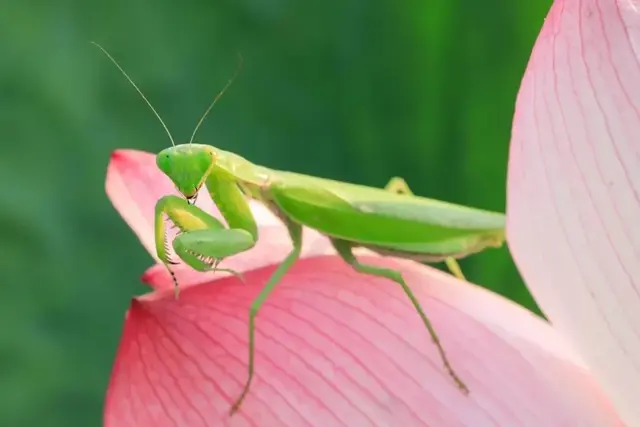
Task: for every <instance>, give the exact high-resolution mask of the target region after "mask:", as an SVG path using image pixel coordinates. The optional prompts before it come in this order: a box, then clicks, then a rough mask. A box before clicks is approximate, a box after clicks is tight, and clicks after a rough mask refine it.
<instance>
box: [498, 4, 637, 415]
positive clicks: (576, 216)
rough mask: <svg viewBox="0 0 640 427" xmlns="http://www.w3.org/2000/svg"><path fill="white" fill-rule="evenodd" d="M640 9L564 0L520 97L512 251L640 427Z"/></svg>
mask: <svg viewBox="0 0 640 427" xmlns="http://www.w3.org/2000/svg"><path fill="white" fill-rule="evenodd" d="M639 64H640V1H638V0H581V1H579V0H564V1H558V0H556V1H555V3H554V4H553V7H552V9H551V11H550V13H549V15H548V17H547V20H546V21H545V24H544V27H543V29H542V31H541V33H540V36H539V38H538V41H537V43H536V45H535V48H534V51H533V54H532V56H531V60H530V63H529V65H528V68H527V71H526V75H525V77H524V80H523V82H522V87H521V89H520V93H519V95H518V101H517V109H516V115H515V120H514V126H513V139H512V142H511V153H510V156H511V157H510V162H509V186H508V241H509V246H510V249H511V251H512V253H513V256H514V258H515V260H516V262H517V265H518V267H519V269H520V272H521V273H522V275H523V277H524V279H525V280H526V282H527V284H528V286H529V288H530V289H531V291H532V293H533V295H534V296H535V298H536V300H537V301H538V303H539V304H540V305H541V307H542V309H543V310H544V311H545V313H546V315H547V316H548V317H549V318H550V319H551V321H552V322H553V324H554V325H555V326H556V327H557V328H558V330H559V331H561V332H562V333H563V334H564V335H565V336H567V337H568V338H569V339H570V340H571V341H572V342H573V344H574V345H575V346H576V348H578V349H579V350H580V352H581V354H583V356H584V358H585V360H586V362H587V363H588V364H589V366H590V367H591V369H592V371H593V373H594V376H595V377H596V378H597V379H598V380H599V381H600V383H601V384H602V385H603V387H604V389H605V390H606V391H607V393H608V395H609V396H610V397H611V399H612V401H613V402H614V404H615V406H616V408H617V409H618V410H619V412H620V414H621V415H622V418H623V419H624V420H625V421H626V422H627V423H628V424H629V425H634V426H635V425H640V405H638V396H640V262H639V261H640V225H639V224H640V223H639V220H640V65H639Z"/></svg>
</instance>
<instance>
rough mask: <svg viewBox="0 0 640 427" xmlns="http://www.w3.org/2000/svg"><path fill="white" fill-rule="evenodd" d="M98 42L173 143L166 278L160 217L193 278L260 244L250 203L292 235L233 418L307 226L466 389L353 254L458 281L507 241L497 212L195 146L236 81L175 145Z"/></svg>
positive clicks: (167, 152)
mask: <svg viewBox="0 0 640 427" xmlns="http://www.w3.org/2000/svg"><path fill="white" fill-rule="evenodd" d="M92 43H93V42H92ZM94 44H95V45H96V46H98V48H100V49H101V50H102V51H103V52H104V53H105V54H106V55H107V57H108V58H109V59H110V60H111V61H112V62H113V63H114V64H115V65H116V67H118V69H119V70H120V71H121V72H122V74H123V75H124V76H125V78H126V79H127V80H128V81H129V83H131V84H132V85H133V87H134V88H135V89H136V90H137V91H138V93H139V94H140V95H141V96H142V98H143V99H144V101H145V102H146V103H147V105H148V106H149V107H150V108H151V110H152V111H153V113H154V114H155V116H156V117H157V118H158V120H159V121H160V123H162V126H163V127H164V129H165V131H166V133H167V135H168V136H169V139H170V140H171V144H172V146H171V147H169V148H166V149H164V150H162V151H160V153H158V155H157V157H156V163H157V165H158V168H159V169H160V170H161V171H162V172H163V173H164V174H166V175H167V176H168V177H169V178H170V179H171V181H172V182H173V183H174V184H175V186H176V188H177V190H178V191H179V192H180V193H181V195H182V196H183V197H178V196H175V195H167V196H164V197H162V198H161V199H160V200H159V201H158V202H157V204H156V208H155V237H156V249H157V255H158V257H159V259H160V260H161V261H162V262H163V263H164V264H165V266H166V267H167V269H168V270H169V272H170V273H171V265H172V264H176V263H175V262H174V261H173V260H172V259H170V254H169V242H168V241H167V235H166V229H165V215H166V217H167V218H168V219H169V220H170V221H171V222H173V224H174V225H175V226H177V227H178V229H179V232H180V234H178V235H177V236H176V237H175V238H174V240H173V242H172V243H171V244H172V247H173V249H174V251H175V253H176V255H177V256H178V257H180V259H181V260H182V261H183V262H185V263H186V264H188V265H189V266H190V267H191V268H194V269H195V270H198V271H214V270H216V269H217V265H218V263H219V262H220V261H221V260H222V259H224V258H226V257H229V256H233V255H235V254H239V253H242V252H244V251H247V250H249V249H251V248H252V247H253V246H254V245H255V244H256V242H257V241H258V239H259V233H258V226H257V224H256V221H255V219H254V217H253V215H252V212H251V209H250V208H249V203H248V200H249V199H254V200H257V201H259V202H261V203H263V204H264V205H265V206H266V207H267V208H268V209H269V210H270V211H271V212H273V213H274V214H275V215H276V216H277V217H278V218H279V219H280V220H281V221H282V223H283V224H284V225H285V226H286V228H287V230H288V233H289V235H290V237H291V243H292V246H293V247H292V250H291V252H290V253H289V255H288V256H286V257H285V258H284V260H283V261H282V263H281V264H280V265H279V266H278V267H277V269H276V270H275V271H274V273H273V274H272V276H271V277H270V279H269V280H268V281H267V283H266V284H265V285H264V287H263V288H262V290H261V291H260V292H259V294H258V296H257V297H256V298H255V299H254V301H253V302H252V304H251V306H250V308H249V339H248V350H249V355H248V376H247V379H246V382H245V384H244V387H243V389H242V391H241V393H240V394H239V397H238V398H237V400H236V401H235V402H234V403H233V405H232V407H231V410H230V413H231V414H233V413H235V412H236V411H237V410H238V409H239V407H240V405H241V403H242V401H243V400H244V398H245V396H246V395H247V393H248V391H249V388H250V386H251V382H252V380H253V377H254V349H255V319H256V316H257V314H258V312H259V311H260V308H261V307H262V305H263V303H264V302H265V300H266V299H267V298H268V296H269V294H270V293H271V292H272V291H273V289H274V287H275V286H276V284H277V283H278V282H279V281H280V280H281V279H282V278H283V276H284V275H285V274H286V273H287V271H288V270H289V269H290V268H291V267H292V266H293V264H294V263H295V262H296V260H297V259H298V258H299V256H300V253H301V248H302V230H303V227H308V228H311V229H314V230H317V231H318V232H320V233H321V234H323V235H325V236H326V237H327V238H329V239H330V241H331V243H332V246H333V247H334V249H335V250H336V252H337V254H338V255H339V256H340V257H341V258H342V259H343V260H344V261H345V262H346V263H347V264H349V265H350V266H351V267H352V268H353V269H355V270H356V271H358V272H360V273H364V274H369V275H373V276H378V277H383V278H387V279H389V280H391V281H393V282H395V283H397V284H398V285H400V286H401V287H402V289H403V291H404V292H405V294H406V295H407V296H408V297H409V299H410V301H411V303H412V304H413V306H414V308H415V310H416V311H417V313H418V315H419V316H420V318H421V319H422V322H423V323H424V326H425V327H426V328H427V330H428V333H429V335H430V337H431V339H432V341H433V342H434V344H435V346H436V348H437V350H438V353H439V355H440V358H441V359H442V362H443V364H444V367H445V369H446V371H447V373H448V374H449V375H450V377H451V378H452V379H453V381H454V382H455V384H456V385H457V386H458V388H459V389H460V390H461V391H462V392H463V393H465V394H467V393H468V392H469V390H468V388H467V386H466V385H465V383H464V382H463V381H462V380H461V379H460V378H459V377H458V375H457V374H456V372H455V371H454V369H453V367H452V366H451V364H450V363H449V360H448V358H447V356H446V354H445V351H444V348H443V347H442V345H441V344H440V341H439V339H438V335H437V333H436V331H435V329H434V328H433V326H432V325H431V322H430V321H429V319H428V317H427V315H426V313H425V312H424V310H423V309H422V306H421V305H420V303H419V302H418V300H417V298H416V297H415V296H414V294H413V291H412V290H411V289H410V288H409V286H408V285H407V283H406V282H405V280H404V278H403V276H402V274H401V273H400V272H399V271H396V270H393V269H390V268H383V267H379V266H375V265H369V264H364V263H361V262H360V261H358V259H357V258H356V256H355V255H354V253H353V249H354V248H357V247H363V248H367V249H369V250H371V251H373V252H376V253H378V254H381V255H387V256H394V257H400V258H405V259H410V260H414V261H418V262H426V263H433V262H441V261H444V262H446V263H447V266H448V267H449V269H450V270H451V271H452V272H453V274H454V275H456V276H458V277H459V278H461V279H464V276H463V275H462V272H461V271H460V268H459V266H458V264H457V262H456V259H460V258H463V257H465V256H467V255H470V254H473V253H477V252H480V251H482V250H484V249H487V248H489V247H496V248H497V247H500V246H502V244H503V243H504V239H505V233H504V227H505V217H504V215H503V214H500V213H496V212H489V211H485V210H480V209H474V208H470V207H466V206H461V205H455V204H451V203H445V202H441V201H437V200H432V199H427V198H424V197H419V196H416V195H414V194H413V193H412V192H411V190H410V189H409V187H408V186H407V184H406V183H405V182H404V180H402V179H401V178H397V177H396V178H393V179H392V180H391V181H390V182H389V184H387V186H386V187H385V188H384V189H381V188H372V187H366V186H361V185H356V184H351V183H345V182H338V181H333V180H329V179H323V178H317V177H312V176H308V175H302V174H298V173H292V172H285V171H280V170H274V169H269V168H266V167H263V166H259V165H256V164H254V163H251V162H250V161H249V160H246V159H245V158H243V157H241V156H239V155H237V154H234V153H232V152H229V151H224V150H221V149H219V148H216V147H212V146H210V145H203V144H197V143H194V142H193V141H194V139H195V136H196V133H197V131H198V128H199V127H200V125H201V124H202V122H203V121H204V119H205V117H206V116H207V114H208V113H209V111H210V110H211V108H212V107H213V106H214V105H215V103H216V102H217V100H218V99H219V98H220V96H221V95H222V93H223V92H224V91H225V90H226V89H227V88H228V87H229V85H230V84H231V82H232V81H233V78H232V79H231V80H229V82H228V83H227V85H226V86H225V87H224V89H223V90H222V91H221V92H220V93H219V94H218V95H217V96H216V97H215V99H214V100H213V102H212V103H211V104H210V105H209V107H208V108H207V110H206V111H205V113H204V114H203V116H202V117H201V118H200V121H199V122H198V124H197V125H196V127H195V129H194V131H193V134H192V135H191V139H190V140H189V142H188V143H186V144H180V145H176V144H175V142H174V139H173V137H172V136H171V133H170V132H169V129H168V128H167V126H166V125H165V123H164V122H163V120H162V119H161V118H160V115H159V114H158V113H157V112H156V110H155V109H154V108H153V106H152V105H151V103H150V102H149V101H148V100H147V98H146V97H145V96H144V94H143V93H142V91H141V90H140V89H139V88H138V87H137V86H136V84H135V83H134V82H133V80H132V79H131V78H130V77H129V76H128V74H127V73H126V72H125V71H124V70H123V69H122V68H121V67H120V65H118V63H117V62H116V61H115V59H113V58H112V57H111V55H110V54H109V53H108V52H107V51H106V50H105V49H103V48H102V47H101V46H100V45H98V44H96V43H94ZM236 74H237V73H236ZM234 77H235V76H234ZM203 186H205V187H206V189H207V190H208V192H209V194H210V196H211V198H212V200H213V202H214V203H215V204H216V206H217V207H218V209H219V210H220V212H221V213H222V216H223V217H224V219H225V220H226V222H227V225H226V226H225V225H224V224H223V223H222V222H221V221H219V220H218V219H216V218H215V217H213V216H211V215H210V214H208V213H207V212H205V211H203V210H202V209H200V208H198V207H197V206H195V205H194V202H195V198H196V195H197V194H198V191H199V190H200V189H201V188H202V187H203ZM171 275H172V277H173V279H174V283H175V287H176V296H177V291H178V289H179V288H178V283H177V281H176V280H175V276H174V275H173V273H171Z"/></svg>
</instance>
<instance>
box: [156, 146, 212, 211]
mask: <svg viewBox="0 0 640 427" xmlns="http://www.w3.org/2000/svg"><path fill="white" fill-rule="evenodd" d="M156 164H157V165H158V168H160V170H161V171H162V172H163V173H164V174H165V175H167V176H168V177H169V178H170V179H171V181H173V183H174V185H175V186H176V188H177V189H178V191H179V192H180V193H181V194H182V195H183V196H184V197H185V198H186V199H187V201H190V202H193V201H195V198H196V195H197V194H198V190H200V187H202V185H203V184H204V182H205V180H206V179H207V177H208V176H209V173H211V170H212V169H213V165H214V156H213V151H212V150H211V147H208V146H206V145H201V144H181V145H176V146H175V147H169V148H165V149H164V150H162V151H161V152H160V153H158V155H157V156H156Z"/></svg>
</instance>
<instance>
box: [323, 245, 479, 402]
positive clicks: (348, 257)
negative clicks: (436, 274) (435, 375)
mask: <svg viewBox="0 0 640 427" xmlns="http://www.w3.org/2000/svg"><path fill="white" fill-rule="evenodd" d="M332 244H333V247H334V248H335V249H336V251H337V252H338V254H339V255H340V257H341V258H342V259H343V260H344V261H345V262H346V263H347V264H349V265H350V266H351V267H353V268H354V269H355V270H356V271H358V272H360V273H364V274H371V275H373V276H378V277H385V278H387V279H390V280H393V281H394V282H396V283H397V284H399V285H400V286H402V289H403V290H404V292H405V294H407V296H408V297H409V299H410V300H411V303H412V304H413V306H414V307H415V309H416V311H417V312H418V314H419V315H420V318H421V319H422V322H423V323H424V325H425V326H426V327H427V330H428V331H429V335H430V336H431V339H432V340H433V343H434V344H435V345H436V348H437V349H438V353H439V354H440V358H441V359H442V363H443V364H444V367H445V369H446V370H447V373H448V374H449V376H450V377H451V378H452V379H453V381H454V382H455V383H456V385H457V386H458V388H459V389H460V390H461V391H462V392H463V393H464V394H468V393H469V389H468V388H467V386H466V385H465V383H464V382H463V381H462V380H461V379H460V377H459V376H458V374H456V372H455V371H454V370H453V367H452V366H451V363H450V362H449V359H448V358H447V355H446V353H445V351H444V348H443V347H442V344H441V343H440V339H439V338H438V334H437V333H436V331H435V329H434V327H433V325H432V324H431V322H430V321H429V318H428V317H427V315H426V314H425V312H424V310H423V309H422V306H421V305H420V302H418V299H417V298H416V297H415V295H414V294H413V291H412V290H411V288H410V287H409V286H408V285H407V283H406V282H405V281H404V278H403V277H402V274H401V273H400V272H399V271H396V270H392V269H389V268H383V267H377V266H373V265H367V264H362V263H360V261H358V259H357V258H356V257H355V255H354V254H353V251H352V247H351V245H350V244H349V243H348V242H346V241H344V240H338V239H332Z"/></svg>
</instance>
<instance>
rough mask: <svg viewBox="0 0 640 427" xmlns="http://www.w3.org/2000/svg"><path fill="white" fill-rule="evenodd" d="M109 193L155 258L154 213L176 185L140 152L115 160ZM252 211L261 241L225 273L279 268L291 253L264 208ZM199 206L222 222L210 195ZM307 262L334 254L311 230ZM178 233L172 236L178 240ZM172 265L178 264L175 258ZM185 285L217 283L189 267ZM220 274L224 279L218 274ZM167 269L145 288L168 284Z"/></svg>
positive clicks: (184, 270)
mask: <svg viewBox="0 0 640 427" xmlns="http://www.w3.org/2000/svg"><path fill="white" fill-rule="evenodd" d="M106 191H107V195H108V196H109V199H110V200H111V202H112V203H113V205H114V207H115V208H116V210H117V211H118V212H119V213H120V215H121V216H122V218H123V219H124V220H125V222H126V223H127V224H128V225H129V227H131V229H132V230H133V231H134V233H135V234H136V235H137V237H138V238H139V239H140V242H141V243H142V245H143V246H144V247H145V248H146V249H147V251H148V252H149V253H150V254H151V256H152V257H153V258H154V259H155V260H156V261H159V260H158V258H157V256H156V250H155V240H154V236H153V222H154V218H153V215H154V209H155V204H156V202H157V201H158V200H159V199H160V198H161V197H162V196H165V195H167V194H178V192H177V191H176V189H175V188H174V186H173V183H172V182H171V180H169V178H167V177H166V176H165V175H164V174H163V173H162V172H160V170H159V169H158V168H157V166H156V163H155V156H154V155H153V154H150V153H146V152H143V151H137V150H117V151H115V152H114V153H113V155H112V156H111V161H110V162H109V166H108V168H107V178H106ZM250 203H251V210H252V212H253V214H254V216H255V218H256V221H257V222H258V226H259V228H260V239H259V241H258V243H257V244H256V246H255V247H254V248H253V249H252V250H250V251H247V252H244V253H242V254H239V255H236V256H234V257H230V258H228V259H226V260H225V261H223V262H222V263H221V264H220V267H221V268H231V269H235V270H239V271H243V270H245V269H250V268H256V267H262V266H265V265H269V264H271V263H273V262H275V261H278V262H280V261H281V260H282V259H283V258H284V257H285V256H286V254H287V253H289V252H290V251H291V239H290V238H289V235H288V233H287V230H286V228H285V227H284V225H282V223H281V222H280V221H279V220H278V219H277V218H276V217H275V216H274V215H273V214H272V213H271V212H270V211H269V210H267V209H266V208H265V207H264V206H263V205H261V204H259V203H257V202H253V201H251V202H250ZM196 205H197V206H199V207H200V208H202V209H204V210H205V211H207V212H210V213H211V214H212V215H214V216H215V217H217V218H219V219H220V220H222V221H224V219H223V218H222V215H221V214H220V211H219V210H218V209H217V208H216V206H215V205H214V204H213V202H212V201H211V198H210V197H209V195H208V193H207V192H206V189H202V190H201V191H200V193H199V195H198V199H197V203H196ZM304 232H305V239H304V246H303V257H306V256H312V255H317V254H324V253H327V252H330V251H331V249H330V245H329V241H328V240H327V239H326V238H324V237H322V236H321V235H320V234H318V233H316V232H315V231H313V230H305V231H304ZM175 234H176V230H173V231H172V232H170V233H169V238H170V239H172V238H173V236H175ZM173 259H174V260H176V261H177V260H179V258H178V257H176V256H174V257H173ZM175 270H176V274H177V275H178V276H179V277H178V278H179V280H180V278H182V279H183V280H188V281H189V282H193V281H200V282H201V281H202V280H211V279H212V277H217V276H216V275H214V274H213V273H198V272H196V271H193V270H192V269H190V268H188V267H186V266H184V265H183V266H179V267H176V268H175ZM216 274H221V273H216ZM168 277H169V276H168V272H167V270H166V268H165V267H164V266H163V265H156V266H154V267H152V268H151V269H150V270H149V271H148V272H147V273H145V275H144V276H143V281H144V282H145V283H148V284H151V285H155V284H157V283H161V278H162V279H166V278H168Z"/></svg>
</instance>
